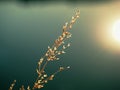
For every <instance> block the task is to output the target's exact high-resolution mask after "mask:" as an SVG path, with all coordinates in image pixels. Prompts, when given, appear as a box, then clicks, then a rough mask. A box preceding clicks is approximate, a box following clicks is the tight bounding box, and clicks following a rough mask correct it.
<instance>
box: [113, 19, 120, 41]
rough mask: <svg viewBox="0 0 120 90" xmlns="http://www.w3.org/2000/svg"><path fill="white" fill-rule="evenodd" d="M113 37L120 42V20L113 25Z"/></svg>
mask: <svg viewBox="0 0 120 90" xmlns="http://www.w3.org/2000/svg"><path fill="white" fill-rule="evenodd" d="M112 34H113V38H114V39H115V40H116V41H118V42H120V20H118V21H116V22H115V23H114V25H113V33H112Z"/></svg>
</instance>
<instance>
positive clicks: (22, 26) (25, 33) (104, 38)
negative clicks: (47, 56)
mask: <svg viewBox="0 0 120 90" xmlns="http://www.w3.org/2000/svg"><path fill="white" fill-rule="evenodd" d="M119 8H120V2H119V0H84V1H83V0H56V1H54V0H49V1H47V0H45V1H44V0H40V1H39V0H37V1H36V0H12V1H0V90H8V88H9V86H10V84H11V83H12V81H13V80H14V79H16V80H17V83H16V86H15V88H16V87H18V88H19V87H20V86H21V85H25V87H27V86H28V85H30V86H31V85H33V82H34V80H35V79H36V76H37V74H36V70H35V69H36V67H37V62H38V60H39V58H40V57H41V56H42V55H44V53H45V52H46V50H47V47H48V45H52V44H53V42H54V40H55V39H56V38H57V37H58V36H59V35H60V34H61V32H62V26H63V24H64V23H65V22H66V21H69V20H71V17H72V16H73V15H74V12H75V10H77V9H79V10H80V18H79V19H78V20H77V21H76V23H75V24H74V25H73V28H72V30H71V33H72V38H70V40H69V41H70V42H71V47H70V48H68V49H67V50H66V52H67V53H66V54H64V55H62V56H60V61H56V62H51V63H50V64H49V65H48V68H47V70H48V73H50V72H52V71H53V72H54V71H56V70H57V68H58V67H59V66H68V65H69V66H71V68H70V69H69V70H67V71H64V72H61V73H59V74H58V75H56V77H55V79H54V80H53V81H50V82H49V83H48V84H46V85H45V87H44V88H42V90H120V44H119V43H117V42H114V39H113V38H112V37H111V36H110V32H111V31H112V28H113V23H114V21H115V20H117V19H120V10H119ZM18 90H19V89H18Z"/></svg>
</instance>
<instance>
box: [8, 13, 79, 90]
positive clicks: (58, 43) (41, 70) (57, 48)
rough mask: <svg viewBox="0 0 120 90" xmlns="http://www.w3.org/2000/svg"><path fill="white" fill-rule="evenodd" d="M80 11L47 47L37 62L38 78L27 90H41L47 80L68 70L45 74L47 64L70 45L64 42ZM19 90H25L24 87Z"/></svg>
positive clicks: (11, 89) (68, 36)
mask: <svg viewBox="0 0 120 90" xmlns="http://www.w3.org/2000/svg"><path fill="white" fill-rule="evenodd" d="M79 16H80V11H76V13H75V15H74V16H73V17H72V19H71V21H70V22H69V23H68V22H66V23H65V25H64V26H63V29H62V34H61V35H60V36H59V37H58V38H57V39H56V40H55V41H54V44H53V45H52V46H51V47H50V46H48V50H47V52H46V53H45V55H44V56H43V57H41V58H40V60H39V61H38V67H37V69H36V72H37V74H38V77H37V79H36V81H35V83H34V85H33V87H32V88H30V86H28V87H27V90H35V89H41V88H43V87H44V84H46V83H48V81H49V80H53V78H54V76H55V75H56V74H57V73H58V72H61V71H63V70H66V69H69V68H70V66H67V67H59V69H58V70H57V71H56V72H54V73H53V74H51V75H47V73H46V72H45V67H46V66H47V64H48V62H50V61H55V60H59V58H58V56H59V55H61V54H64V53H65V49H66V48H68V47H70V43H68V44H67V45H65V43H64V42H65V41H66V40H67V39H69V38H70V37H71V36H72V34H71V33H70V32H69V30H70V29H71V28H72V26H73V24H74V23H75V21H76V20H77V18H79ZM15 82H16V80H15V81H14V82H13V84H11V86H10V88H9V90H13V87H14V85H15ZM19 90H25V88H24V86H23V85H22V87H21V88H20V89H19Z"/></svg>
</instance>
